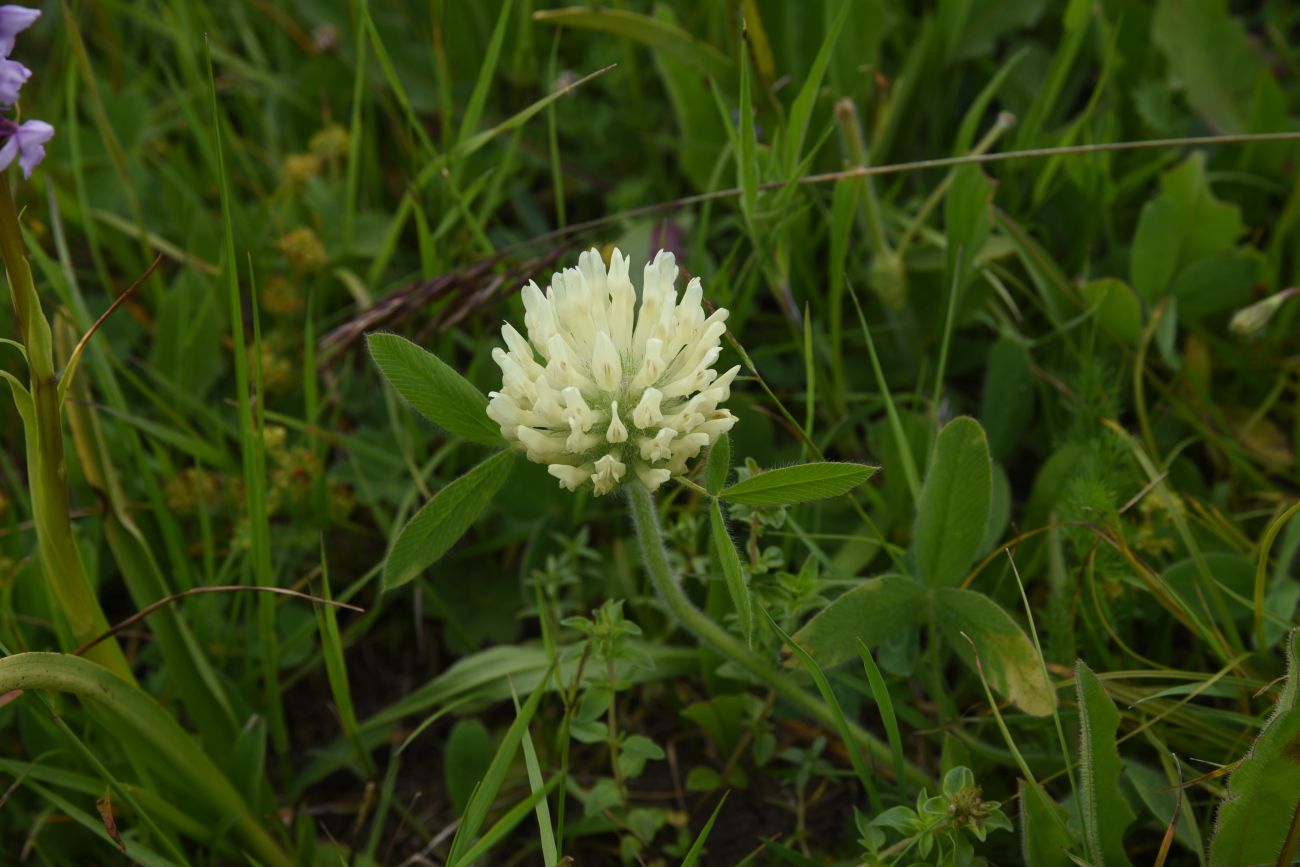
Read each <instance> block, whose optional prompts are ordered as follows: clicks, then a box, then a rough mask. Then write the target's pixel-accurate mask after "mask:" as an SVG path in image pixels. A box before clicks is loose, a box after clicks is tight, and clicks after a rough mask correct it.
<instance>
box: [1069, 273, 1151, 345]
mask: <svg viewBox="0 0 1300 867" xmlns="http://www.w3.org/2000/svg"><path fill="white" fill-rule="evenodd" d="M1079 295H1080V296H1081V297H1082V298H1083V303H1084V304H1086V305H1087V306H1088V307H1089V308H1090V309H1092V310H1094V311H1095V312H1094V314H1093V315H1094V316H1096V317H1097V322H1098V323H1099V324H1100V325H1101V327H1102V328H1104V329H1105V330H1106V331H1108V332H1109V333H1110V334H1111V335H1113V336H1114V337H1116V338H1118V339H1120V340H1122V341H1124V342H1125V343H1127V344H1129V345H1130V346H1137V344H1138V341H1139V340H1141V339H1142V305H1141V304H1140V303H1139V302H1138V298H1137V296H1136V295H1134V294H1133V290H1132V289H1130V288H1129V287H1128V284H1127V283H1125V282H1124V281H1123V280H1119V279H1117V278H1115V277H1103V278H1102V279H1100V280H1093V281H1092V282H1091V283H1085V284H1084V285H1082V286H1080V287H1079Z"/></svg>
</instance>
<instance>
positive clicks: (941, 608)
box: [934, 588, 1056, 716]
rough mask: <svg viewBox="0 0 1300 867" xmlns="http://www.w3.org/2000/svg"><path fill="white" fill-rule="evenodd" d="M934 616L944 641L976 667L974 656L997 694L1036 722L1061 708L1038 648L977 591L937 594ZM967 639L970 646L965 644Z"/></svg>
mask: <svg viewBox="0 0 1300 867" xmlns="http://www.w3.org/2000/svg"><path fill="white" fill-rule="evenodd" d="M934 600H935V613H936V615H937V616H938V619H939V628H940V629H941V630H942V631H943V635H944V638H946V639H947V640H948V643H949V644H951V645H952V646H953V649H954V650H956V651H957V654H958V655H959V656H961V657H962V659H964V660H966V662H967V664H969V665H971V666H972V667H974V665H975V657H974V655H973V654H972V651H971V644H972V643H973V644H974V645H975V650H974V653H978V654H979V662H980V664H981V666H982V667H983V669H984V676H985V677H986V678H987V679H988V682H989V686H990V687H991V688H992V689H993V691H994V692H996V693H998V694H999V695H1002V696H1004V697H1006V698H1008V699H1010V700H1011V702H1012V703H1013V704H1015V705H1016V706H1017V707H1019V708H1020V709H1021V710H1023V711H1025V712H1026V713H1030V714H1033V715H1034V716H1046V715H1047V714H1049V713H1051V712H1052V708H1053V707H1054V706H1055V705H1056V693H1055V692H1054V691H1053V689H1052V685H1051V684H1050V683H1048V682H1047V680H1046V679H1045V677H1044V673H1043V667H1042V663H1041V662H1040V661H1039V659H1038V653H1037V651H1035V650H1034V645H1033V642H1032V641H1030V640H1029V636H1027V635H1025V632H1024V630H1023V629H1021V628H1020V625H1019V624H1017V623H1016V621H1014V620H1012V619H1011V615H1010V614H1007V612H1006V611H1004V610H1002V607H1001V606H1000V605H998V604H997V603H996V602H994V601H993V600H992V599H989V598H988V597H987V596H985V595H983V594H982V593H976V592H974V591H973V590H956V589H952V588H944V589H940V590H937V591H935V593H934ZM963 633H964V634H965V635H966V636H967V637H968V638H969V639H970V643H967V641H966V640H965V639H964V638H962V634H963Z"/></svg>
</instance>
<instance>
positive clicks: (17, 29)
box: [0, 5, 41, 101]
mask: <svg viewBox="0 0 1300 867" xmlns="http://www.w3.org/2000/svg"><path fill="white" fill-rule="evenodd" d="M40 17H41V10H39V9H28V8H27V7H26V6H14V5H5V6H0V57H8V56H9V52H11V51H13V50H14V37H16V36H17V35H18V34H19V33H22V32H23V31H24V30H26V29H27V28H28V27H31V26H32V24H33V23H34V22H35V21H36V19H37V18H40ZM11 101H12V100H11Z"/></svg>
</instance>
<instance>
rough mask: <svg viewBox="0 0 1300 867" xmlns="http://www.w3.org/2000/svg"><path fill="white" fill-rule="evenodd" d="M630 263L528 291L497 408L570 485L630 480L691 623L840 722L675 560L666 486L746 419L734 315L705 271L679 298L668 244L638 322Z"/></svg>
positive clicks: (648, 273) (663, 569)
mask: <svg viewBox="0 0 1300 867" xmlns="http://www.w3.org/2000/svg"><path fill="white" fill-rule="evenodd" d="M628 264H629V263H628V260H627V259H626V258H624V256H623V255H622V253H620V252H619V251H617V250H615V251H614V254H613V256H612V257H611V258H610V263H609V267H608V269H607V268H606V267H605V264H604V262H603V261H602V260H601V258H600V254H599V253H597V252H596V251H595V250H590V251H588V252H586V253H583V254H582V255H581V256H580V257H579V259H578V267H577V268H569V269H567V270H565V271H563V272H561V273H559V274H556V275H555V276H554V277H553V278H552V280H551V285H550V288H548V289H547V290H546V292H545V294H543V292H542V290H541V289H540V288H538V286H537V284H535V283H529V284H528V286H526V287H525V288H524V309H525V311H526V312H525V317H524V324H525V326H526V330H527V332H528V334H527V337H526V338H525V337H524V336H523V335H521V334H520V333H519V332H518V331H516V330H515V329H514V328H512V327H511V326H510V325H509V324H507V325H506V326H505V327H504V328H503V329H502V336H503V337H504V338H505V342H506V346H507V349H505V350H502V349H497V350H495V351H494V352H493V358H494V359H495V360H496V362H497V364H498V365H499V366H500V367H501V373H502V385H501V390H500V391H494V392H492V393H491V401H490V402H489V404H488V410H487V412H488V415H489V416H490V417H491V418H492V420H493V421H495V422H496V423H497V424H499V425H500V426H501V433H502V435H503V436H505V438H506V439H507V440H509V441H510V442H511V443H512V444H514V445H515V446H516V447H518V448H521V449H523V450H525V451H526V453H527V455H528V459H529V460H532V461H535V462H537V463H541V464H546V468H547V470H548V471H549V472H550V474H551V475H553V476H555V477H556V478H557V479H559V481H560V485H561V487H564V488H567V489H568V490H571V491H574V490H577V489H578V488H590V489H591V491H592V492H593V493H594V494H596V496H601V495H603V494H607V493H609V492H611V491H613V490H615V489H616V488H620V487H621V488H623V489H624V490H625V491H626V492H627V498H628V504H629V506H630V508H631V512H632V519H633V523H634V524H635V526H636V532H637V539H638V541H639V542H640V547H641V555H642V559H643V561H644V562H645V567H646V572H647V573H648V574H649V575H650V581H651V583H653V584H654V586H655V590H656V591H657V592H658V594H659V598H660V599H661V600H663V603H664V605H665V607H667V609H668V610H669V611H670V612H672V615H673V616H674V617H675V618H676V619H677V621H678V622H679V623H680V624H681V625H682V626H684V627H686V628H687V629H689V630H690V631H691V632H693V633H694V634H695V635H696V637H697V638H699V639H700V640H701V641H703V642H704V643H706V644H708V645H710V646H711V647H712V648H713V649H714V650H716V651H717V652H718V653H721V654H722V655H723V656H725V657H727V658H728V659H730V660H731V661H732V662H734V663H735V664H736V665H738V666H740V667H741V668H743V669H744V670H746V671H748V672H749V673H750V674H752V675H753V676H754V677H755V678H756V679H758V680H759V681H761V682H762V683H764V684H766V685H767V686H768V687H770V688H771V689H772V690H773V691H774V692H775V693H776V694H777V695H779V696H781V698H783V699H785V700H786V701H788V702H790V703H791V704H793V705H795V706H796V707H798V708H800V709H801V710H803V711H805V712H807V713H809V714H811V715H812V716H814V717H816V718H817V719H819V720H821V721H822V722H824V723H826V724H828V725H834V724H835V717H834V715H833V714H832V712H831V710H830V708H829V707H827V706H826V704H825V703H823V702H822V701H821V700H819V699H818V698H817V697H815V696H813V695H812V694H810V693H808V692H807V691H806V690H804V689H803V688H801V687H800V686H799V684H797V683H796V682H795V681H794V680H792V679H791V678H790V677H788V676H787V675H785V674H783V673H782V672H780V671H779V670H777V669H776V668H775V667H774V666H773V665H772V664H771V662H770V661H768V660H767V659H764V658H763V657H762V656H760V655H759V654H758V653H755V652H754V651H753V650H751V649H750V648H749V647H748V646H746V645H745V644H744V642H742V641H740V640H738V639H737V638H736V637H735V636H733V635H732V634H731V633H729V632H728V631H727V630H726V629H724V628H723V627H721V626H719V625H718V624H717V623H715V622H714V621H713V620H711V619H710V618H709V617H708V616H707V615H706V614H704V612H702V611H700V610H699V609H698V608H696V607H695V605H694V604H693V603H692V602H691V600H690V598H689V597H688V596H687V595H686V593H685V591H683V590H682V587H681V585H680V584H679V583H678V581H677V577H676V576H675V575H674V574H673V570H672V567H671V566H670V565H669V563H668V554H667V552H666V551H665V550H664V542H663V534H662V532H661V531H660V528H659V517H658V514H657V513H656V511H655V504H654V495H653V493H652V492H653V491H654V490H655V489H656V488H658V487H659V486H660V485H662V484H663V483H664V482H666V481H668V479H670V478H671V477H672V476H674V475H679V474H682V473H684V472H685V471H686V469H687V465H688V463H689V462H690V461H691V460H692V459H693V458H695V457H696V456H697V455H698V454H699V453H700V452H701V451H703V450H704V449H705V448H707V447H708V446H710V445H712V444H713V443H714V442H715V441H716V440H717V439H718V437H719V436H721V435H722V434H723V433H725V432H726V431H728V430H730V429H731V428H732V426H733V425H735V423H736V417H735V416H734V415H732V414H731V413H730V412H728V411H727V410H725V409H719V405H720V404H721V403H723V402H724V401H725V400H726V399H727V398H728V397H729V396H730V393H731V383H732V381H733V380H734V379H735V378H736V374H737V373H739V372H740V368H739V366H737V367H733V368H731V369H730V370H728V371H727V372H725V373H723V374H722V375H721V376H719V375H718V374H717V372H716V371H715V370H714V369H713V365H714V363H715V362H717V360H718V356H719V355H720V354H721V347H720V342H721V339H722V335H723V333H724V332H725V331H726V325H725V323H726V319H727V311H726V310H724V309H721V308H720V309H718V310H717V311H715V312H714V313H713V314H712V315H709V316H705V314H704V309H703V306H702V303H701V302H702V300H703V299H702V294H703V290H702V287H701V285H700V281H699V280H698V279H695V280H691V281H690V283H689V284H687V287H686V291H685V293H683V295H682V297H681V299H680V300H678V297H677V291H676V289H674V288H673V284H674V282H675V281H676V279H677V265H676V263H675V261H674V259H673V255H672V254H671V253H668V252H666V251H660V252H659V254H658V255H657V256H655V258H654V261H653V262H651V263H650V264H649V265H647V266H646V267H645V272H644V282H643V284H642V292H641V303H640V306H639V308H637V309H636V314H635V316H634V315H633V309H634V307H636V293H635V291H634V289H633V287H632V283H631V281H630V280H629V279H628ZM850 728H851V731H852V735H853V737H854V739H855V740H856V741H857V745H858V746H859V747H861V748H862V749H865V750H867V751H869V752H870V753H871V754H872V755H873V756H874V757H876V758H877V759H879V760H880V761H881V762H882V763H886V764H887V763H889V762H890V760H891V754H890V751H889V748H888V747H887V746H886V745H885V744H883V743H881V742H880V741H878V740H877V739H876V738H874V737H872V736H871V735H870V734H868V733H867V732H866V731H865V730H863V729H862V728H860V727H858V726H856V725H853V724H850ZM907 773H908V776H909V779H910V781H911V782H913V783H915V784H919V785H924V784H925V783H927V782H928V780H927V779H926V776H925V774H924V773H923V772H922V771H920V770H919V769H917V768H916V767H914V766H912V765H908V766H907Z"/></svg>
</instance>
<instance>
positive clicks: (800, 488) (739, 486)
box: [718, 461, 877, 506]
mask: <svg viewBox="0 0 1300 867" xmlns="http://www.w3.org/2000/svg"><path fill="white" fill-rule="evenodd" d="M876 469H877V468H876V467H871V466H867V465H866V464H848V463H836V462H833V461H826V462H822V463H813V464H799V465H798V466H793V467H779V468H777V469H775V470H765V471H763V472H761V473H759V474H757V475H753V476H750V477H749V478H747V479H744V480H742V481H739V482H736V484H734V485H732V486H731V487H729V488H724V489H723V490H722V492H721V493H719V494H718V497H719V498H721V499H723V500H729V501H731V502H733V503H744V504H745V505H747V506H785V505H790V504H793V503H806V502H808V501H809V500H825V499H829V498H830V497H838V496H839V495H840V494H847V493H848V492H849V491H851V490H853V489H854V488H856V487H857V486H858V485H860V484H862V483H863V482H865V481H866V480H867V479H869V478H871V476H872V474H873V473H875V471H876Z"/></svg>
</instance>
